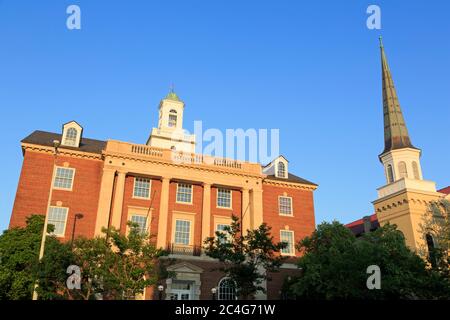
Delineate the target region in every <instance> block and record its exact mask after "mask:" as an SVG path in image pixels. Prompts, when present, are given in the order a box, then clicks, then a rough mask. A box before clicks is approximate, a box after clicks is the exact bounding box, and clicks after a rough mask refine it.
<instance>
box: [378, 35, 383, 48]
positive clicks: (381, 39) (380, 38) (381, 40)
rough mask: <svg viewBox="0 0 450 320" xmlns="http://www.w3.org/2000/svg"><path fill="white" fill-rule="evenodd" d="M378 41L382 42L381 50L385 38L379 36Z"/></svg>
mask: <svg viewBox="0 0 450 320" xmlns="http://www.w3.org/2000/svg"><path fill="white" fill-rule="evenodd" d="M378 39H379V40H380V48H383V37H382V36H379V37H378Z"/></svg>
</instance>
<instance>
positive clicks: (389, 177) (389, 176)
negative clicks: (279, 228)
mask: <svg viewBox="0 0 450 320" xmlns="http://www.w3.org/2000/svg"><path fill="white" fill-rule="evenodd" d="M386 175H387V182H388V183H392V182H394V171H393V170H392V166H391V165H390V164H388V165H387V167H386Z"/></svg>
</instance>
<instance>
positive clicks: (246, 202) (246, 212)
mask: <svg viewBox="0 0 450 320" xmlns="http://www.w3.org/2000/svg"><path fill="white" fill-rule="evenodd" d="M250 211H251V208H250V193H249V190H248V189H247V188H242V221H240V223H241V228H242V234H243V235H246V234H247V229H251V225H250V224H251V220H250V219H251V212H250Z"/></svg>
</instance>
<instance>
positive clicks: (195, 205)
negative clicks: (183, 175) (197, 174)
mask: <svg viewBox="0 0 450 320" xmlns="http://www.w3.org/2000/svg"><path fill="white" fill-rule="evenodd" d="M192 188H193V191H192V204H184V203H177V202H176V195H177V182H171V183H170V186H169V216H168V219H167V234H166V243H170V242H172V228H173V226H172V223H173V221H172V220H173V219H172V217H173V211H181V212H190V213H195V218H194V230H193V232H194V245H195V246H200V245H202V239H201V237H202V209H203V187H202V186H200V185H192ZM191 232H192V230H191ZM158 236H159V235H158Z"/></svg>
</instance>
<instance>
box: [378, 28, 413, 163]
mask: <svg viewBox="0 0 450 320" xmlns="http://www.w3.org/2000/svg"><path fill="white" fill-rule="evenodd" d="M380 50H381V71H382V79H383V113H384V151H383V153H382V154H384V153H386V152H389V151H391V150H395V149H403V148H414V149H417V148H415V147H414V146H413V145H412V143H411V140H410V138H409V134H408V129H407V128H406V123H405V119H404V118H403V114H402V110H401V108H400V103H399V101H398V97H397V92H396V90H395V86H394V81H393V80H392V75H391V71H390V70H389V65H388V62H387V59H386V54H385V52H384V46H383V41H382V38H381V37H380Z"/></svg>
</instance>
